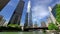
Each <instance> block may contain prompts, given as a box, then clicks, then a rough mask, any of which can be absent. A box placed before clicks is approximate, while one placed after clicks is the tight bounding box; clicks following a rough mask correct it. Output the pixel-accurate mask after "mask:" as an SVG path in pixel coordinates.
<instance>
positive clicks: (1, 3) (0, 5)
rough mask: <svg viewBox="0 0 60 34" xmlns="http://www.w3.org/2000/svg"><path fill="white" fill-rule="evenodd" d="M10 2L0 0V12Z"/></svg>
mask: <svg viewBox="0 0 60 34" xmlns="http://www.w3.org/2000/svg"><path fill="white" fill-rule="evenodd" d="M9 1H10V0H0V11H1V10H2V9H3V8H4V7H5V6H6V5H7V4H8V2H9Z"/></svg>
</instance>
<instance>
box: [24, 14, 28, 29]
mask: <svg viewBox="0 0 60 34" xmlns="http://www.w3.org/2000/svg"><path fill="white" fill-rule="evenodd" d="M24 28H28V13H26V17H25V23H24Z"/></svg>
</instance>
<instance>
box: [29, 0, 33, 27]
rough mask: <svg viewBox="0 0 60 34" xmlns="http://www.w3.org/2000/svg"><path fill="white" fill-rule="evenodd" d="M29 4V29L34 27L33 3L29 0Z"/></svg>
mask: <svg viewBox="0 0 60 34" xmlns="http://www.w3.org/2000/svg"><path fill="white" fill-rule="evenodd" d="M28 4H29V5H30V8H28V9H29V12H28V26H29V27H33V23H32V10H31V2H30V0H29V2H28Z"/></svg>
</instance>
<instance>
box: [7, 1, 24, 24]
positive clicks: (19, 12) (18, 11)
mask: <svg viewBox="0 0 60 34" xmlns="http://www.w3.org/2000/svg"><path fill="white" fill-rule="evenodd" d="M24 3H25V2H24V1H23V0H19V3H18V5H17V7H16V9H15V11H14V13H13V15H12V17H11V19H10V21H9V23H8V25H9V24H18V25H20V20H21V16H22V12H23V8H24Z"/></svg>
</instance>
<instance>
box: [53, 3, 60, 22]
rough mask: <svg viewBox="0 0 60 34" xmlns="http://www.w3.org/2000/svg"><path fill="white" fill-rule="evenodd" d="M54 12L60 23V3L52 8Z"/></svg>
mask: <svg viewBox="0 0 60 34" xmlns="http://www.w3.org/2000/svg"><path fill="white" fill-rule="evenodd" d="M52 14H53V16H54V17H55V19H56V22H59V23H60V4H56V5H55V6H54V7H53V9H52Z"/></svg>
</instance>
